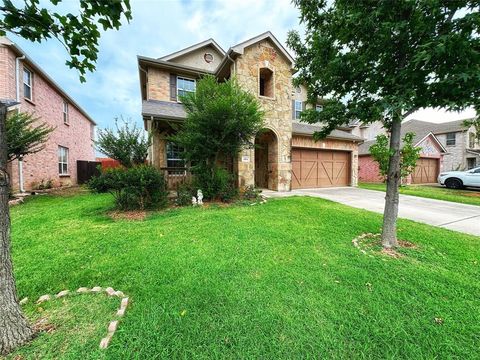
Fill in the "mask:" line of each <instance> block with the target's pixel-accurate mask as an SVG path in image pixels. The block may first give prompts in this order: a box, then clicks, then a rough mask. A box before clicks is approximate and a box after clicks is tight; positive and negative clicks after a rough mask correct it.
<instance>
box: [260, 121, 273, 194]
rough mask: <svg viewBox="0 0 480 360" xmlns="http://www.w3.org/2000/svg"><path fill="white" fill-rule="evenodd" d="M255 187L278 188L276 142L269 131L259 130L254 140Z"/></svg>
mask: <svg viewBox="0 0 480 360" xmlns="http://www.w3.org/2000/svg"><path fill="white" fill-rule="evenodd" d="M255 187H257V188H260V189H270V190H277V188H278V141H277V136H276V135H275V133H274V132H273V131H272V130H270V129H263V130H261V131H260V132H259V133H258V135H257V136H256V138H255Z"/></svg>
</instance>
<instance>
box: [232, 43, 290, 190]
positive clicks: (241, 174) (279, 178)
mask: <svg viewBox="0 0 480 360" xmlns="http://www.w3.org/2000/svg"><path fill="white" fill-rule="evenodd" d="M235 65H236V66H235V69H236V74H235V76H236V78H237V80H238V83H239V84H240V86H242V87H243V88H244V89H245V90H247V91H249V92H250V93H252V94H254V95H255V96H257V97H258V100H259V102H260V104H261V106H262V110H263V111H264V112H265V118H264V122H265V128H266V129H270V130H272V131H273V132H274V133H275V135H276V137H277V144H278V156H277V164H276V166H275V165H274V164H272V168H273V170H275V168H276V170H277V171H273V172H272V173H273V174H274V173H275V172H276V173H277V175H276V179H275V180H276V181H273V184H274V185H276V188H275V189H273V190H278V191H290V182H291V168H292V165H291V162H290V154H291V138H292V108H291V102H292V72H291V67H290V64H289V63H288V61H287V60H286V59H285V58H284V57H283V55H281V54H280V53H279V52H278V51H277V50H276V49H275V47H274V46H272V44H271V43H270V42H269V41H268V40H265V41H261V42H259V43H257V44H254V45H252V46H250V47H248V48H246V49H245V51H244V54H243V55H241V56H240V57H238V58H237V59H236V63H235ZM261 68H269V69H270V70H272V71H273V77H274V96H273V97H272V98H267V97H263V96H259V94H258V91H259V70H260V69H261ZM238 183H239V186H240V187H241V188H242V187H245V186H248V185H254V184H255V151H254V150H253V149H246V150H243V151H241V153H240V156H239V159H238Z"/></svg>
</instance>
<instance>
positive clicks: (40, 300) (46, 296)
mask: <svg viewBox="0 0 480 360" xmlns="http://www.w3.org/2000/svg"><path fill="white" fill-rule="evenodd" d="M48 300H50V295H43V296H40V297H39V298H38V300H37V304H41V303H43V302H45V301H48Z"/></svg>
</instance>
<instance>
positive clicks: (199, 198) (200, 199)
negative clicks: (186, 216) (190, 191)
mask: <svg viewBox="0 0 480 360" xmlns="http://www.w3.org/2000/svg"><path fill="white" fill-rule="evenodd" d="M197 198H198V201H197V203H198V205H203V193H202V190H200V189H198V191H197Z"/></svg>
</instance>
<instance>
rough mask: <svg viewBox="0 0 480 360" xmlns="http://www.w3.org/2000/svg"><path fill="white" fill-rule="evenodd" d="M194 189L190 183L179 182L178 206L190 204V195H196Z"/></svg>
mask: <svg viewBox="0 0 480 360" xmlns="http://www.w3.org/2000/svg"><path fill="white" fill-rule="evenodd" d="M196 195H197V194H196V191H195V189H194V187H193V185H192V184H191V183H183V184H180V185H179V186H178V188H177V200H176V204H177V205H178V206H187V205H191V204H192V196H196Z"/></svg>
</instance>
